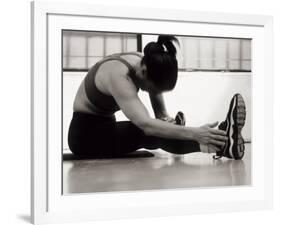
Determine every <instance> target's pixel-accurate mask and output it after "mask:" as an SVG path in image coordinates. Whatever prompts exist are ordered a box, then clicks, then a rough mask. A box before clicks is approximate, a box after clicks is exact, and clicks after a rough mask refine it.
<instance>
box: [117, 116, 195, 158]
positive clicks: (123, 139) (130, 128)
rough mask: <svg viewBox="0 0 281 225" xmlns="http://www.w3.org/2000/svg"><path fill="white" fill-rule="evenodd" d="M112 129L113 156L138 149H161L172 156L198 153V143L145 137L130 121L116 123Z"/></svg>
mask: <svg viewBox="0 0 281 225" xmlns="http://www.w3.org/2000/svg"><path fill="white" fill-rule="evenodd" d="M114 129H115V131H114V146H115V148H114V149H115V154H124V153H130V152H134V151H136V150H138V149H140V148H146V149H150V150H153V149H158V148H161V149H163V150H165V151H167V152H170V153H173V154H187V153H192V152H200V146H199V143H198V142H196V141H191V140H188V141H183V140H176V139H167V138H159V137H155V136H147V135H145V134H144V132H143V131H142V130H141V129H140V128H138V127H137V126H135V125H134V124H133V123H132V122H130V121H120V122H116V124H115V127H114Z"/></svg>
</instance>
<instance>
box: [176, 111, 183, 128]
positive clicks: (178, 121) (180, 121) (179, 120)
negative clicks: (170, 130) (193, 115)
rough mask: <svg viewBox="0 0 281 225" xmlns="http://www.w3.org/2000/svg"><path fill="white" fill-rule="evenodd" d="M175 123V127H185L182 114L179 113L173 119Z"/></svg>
mask: <svg viewBox="0 0 281 225" xmlns="http://www.w3.org/2000/svg"><path fill="white" fill-rule="evenodd" d="M175 121H176V124H177V125H181V126H184V125H185V116H184V114H183V113H182V112H181V111H179V112H178V113H177V115H176V117H175Z"/></svg>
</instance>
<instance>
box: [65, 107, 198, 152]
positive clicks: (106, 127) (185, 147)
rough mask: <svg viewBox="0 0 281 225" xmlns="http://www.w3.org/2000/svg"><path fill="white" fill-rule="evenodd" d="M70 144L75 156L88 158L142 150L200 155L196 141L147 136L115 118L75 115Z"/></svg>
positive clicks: (130, 123) (71, 126) (127, 122)
mask: <svg viewBox="0 0 281 225" xmlns="http://www.w3.org/2000/svg"><path fill="white" fill-rule="evenodd" d="M68 144H69V148H70V150H71V151H72V153H73V154H75V155H77V156H80V157H87V158H107V157H115V156H121V155H124V154H126V153H131V152H134V151H136V150H138V149H141V148H146V149H150V150H153V149H158V148H161V149H163V150H165V151H167V152H170V153H174V154H186V153H192V152H199V151H200V148H199V144H198V142H195V141H183V140H176V139H167V138H159V137H155V136H147V135H145V134H144V132H143V131H142V130H141V129H140V128H138V127H137V126H135V125H134V124H133V123H132V122H130V121H120V122H116V119H115V117H114V116H113V117H102V116H95V115H91V114H86V113H80V112H74V113H73V117H72V120H71V123H70V127H69V131H68Z"/></svg>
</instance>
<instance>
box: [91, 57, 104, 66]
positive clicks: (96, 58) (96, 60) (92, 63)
mask: <svg viewBox="0 0 281 225" xmlns="http://www.w3.org/2000/svg"><path fill="white" fill-rule="evenodd" d="M102 58H103V57H87V59H88V67H89V68H90V67H92V66H93V65H95V64H96V63H97V62H98V61H99V60H101V59H102Z"/></svg>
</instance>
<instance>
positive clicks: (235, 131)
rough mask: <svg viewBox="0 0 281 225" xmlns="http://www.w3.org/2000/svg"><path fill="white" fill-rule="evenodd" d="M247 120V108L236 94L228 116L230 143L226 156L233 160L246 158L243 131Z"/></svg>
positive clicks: (241, 98)
mask: <svg viewBox="0 0 281 225" xmlns="http://www.w3.org/2000/svg"><path fill="white" fill-rule="evenodd" d="M245 120H246V106H245V102H244V99H243V97H242V96H241V95H240V94H236V95H235V96H234V98H233V101H232V102H231V104H230V110H229V113H228V115H227V119H226V122H227V129H226V131H227V135H228V138H229V143H228V144H227V146H226V148H225V151H227V150H228V152H225V155H228V156H229V157H230V158H233V159H242V158H243V156H244V150H245V145H244V139H243V137H242V134H241V131H242V128H243V127H244V125H245Z"/></svg>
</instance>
